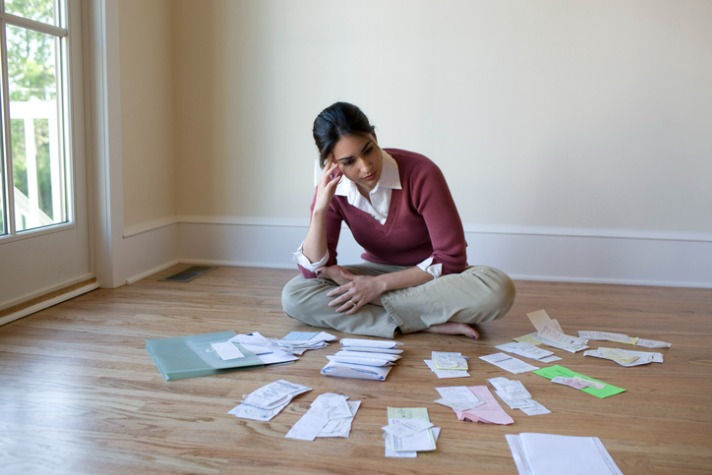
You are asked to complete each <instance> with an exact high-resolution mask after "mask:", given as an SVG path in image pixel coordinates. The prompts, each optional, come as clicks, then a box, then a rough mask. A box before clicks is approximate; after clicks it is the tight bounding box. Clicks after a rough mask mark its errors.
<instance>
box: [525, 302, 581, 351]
mask: <svg viewBox="0 0 712 475" xmlns="http://www.w3.org/2000/svg"><path fill="white" fill-rule="evenodd" d="M527 317H529V321H531V322H532V325H534V328H536V335H534V337H535V338H536V339H538V340H539V341H541V342H542V343H544V344H545V345H549V346H553V347H554V348H559V349H562V350H566V351H569V352H571V353H576V352H577V351H581V350H585V349H586V348H588V346H587V345H586V343H587V342H586V339H585V338H581V337H576V336H571V335H566V334H565V333H564V331H563V330H562V328H561V325H560V324H559V322H558V321H557V320H556V319H553V318H551V317H549V314H547V313H546V311H545V310H537V311H536V312H531V313H527Z"/></svg>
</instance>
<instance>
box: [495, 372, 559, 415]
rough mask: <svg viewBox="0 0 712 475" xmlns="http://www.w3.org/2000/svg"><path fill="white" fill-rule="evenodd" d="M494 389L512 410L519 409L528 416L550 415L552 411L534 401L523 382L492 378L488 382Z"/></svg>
mask: <svg viewBox="0 0 712 475" xmlns="http://www.w3.org/2000/svg"><path fill="white" fill-rule="evenodd" d="M488 381H489V382H490V384H491V385H492V386H493V387H494V389H495V393H496V394H497V396H499V397H500V399H502V401H504V403H505V404H507V405H508V406H509V407H510V409H519V410H520V411H522V412H524V413H525V414H526V415H528V416H536V415H541V414H550V413H551V411H550V410H548V409H547V408H546V407H544V406H543V405H541V404H540V403H538V402H536V401H535V400H534V399H532V395H531V394H530V393H529V391H527V388H525V387H524V384H522V382H521V381H515V380H511V379H507V378H491V379H489V380H488Z"/></svg>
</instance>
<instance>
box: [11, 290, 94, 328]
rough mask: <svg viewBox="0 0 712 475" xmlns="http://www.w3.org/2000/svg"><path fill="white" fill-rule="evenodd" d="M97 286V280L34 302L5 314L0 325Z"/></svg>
mask: <svg viewBox="0 0 712 475" xmlns="http://www.w3.org/2000/svg"><path fill="white" fill-rule="evenodd" d="M97 288H99V284H98V283H97V282H92V283H90V284H87V285H84V286H82V287H79V288H77V289H74V290H72V291H69V292H64V293H62V294H60V295H57V296H55V297H52V298H50V299H46V300H42V301H41V302H39V303H36V304H35V305H32V306H29V307H26V308H23V309H21V310H18V311H17V312H13V313H11V314H9V315H5V316H4V317H2V318H0V325H5V324H7V323H10V322H14V321H15V320H19V319H20V318H22V317H26V316H27V315H31V314H33V313H35V312H39V311H40V310H44V309H46V308H50V307H52V306H54V305H57V304H59V303H62V302H65V301H67V300H69V299H73V298H74V297H78V296H80V295H83V294H85V293H87V292H91V291H92V290H95V289H97Z"/></svg>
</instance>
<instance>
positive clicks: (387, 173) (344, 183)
mask: <svg viewBox="0 0 712 475" xmlns="http://www.w3.org/2000/svg"><path fill="white" fill-rule="evenodd" d="M381 151H382V153H383V169H382V170H381V178H380V179H379V180H378V183H376V186H375V188H374V189H373V191H372V192H371V193H373V192H375V191H377V190H379V189H383V188H387V189H392V190H400V189H401V188H402V187H401V182H400V174H399V173H398V163H397V162H396V159H395V158H393V157H391V154H389V153H388V152H386V151H385V150H383V149H381ZM336 194H337V195H339V196H349V195H351V196H356V195H357V194H359V192H358V188H357V187H356V184H355V183H354V182H353V181H351V180H349V179H348V178H346V177H345V176H344V177H343V178H342V179H341V181H340V182H339V184H338V185H337V186H336Z"/></svg>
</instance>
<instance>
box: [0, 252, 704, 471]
mask: <svg viewBox="0 0 712 475" xmlns="http://www.w3.org/2000/svg"><path fill="white" fill-rule="evenodd" d="M183 267H185V266H183ZM181 268H182V267H181V266H176V267H174V268H172V269H167V270H166V271H164V272H161V273H159V274H157V275H155V276H152V277H150V278H147V279H144V280H142V281H140V282H137V283H135V284H133V285H131V286H127V287H122V288H118V289H113V290H109V289H98V290H95V291H93V292H90V293H89V294H86V295H83V296H80V297H77V298H75V299H72V300H70V301H67V302H64V303H62V304H59V305H56V306H54V307H52V308H49V309H46V310H43V311H41V312H38V313H36V314H34V315H31V316H29V317H26V318H23V319H21V320H18V321H15V322H12V323H10V324H7V325H5V326H2V327H0V381H1V382H2V384H1V385H0V467H2V469H0V471H2V472H3V473H11V474H14V473H23V474H34V473H37V474H44V473H53V474H55V473H67V474H70V473H71V474H84V473H86V474H102V473H107V474H124V473H126V474H129V473H130V474H135V473H142V474H143V473H161V474H163V473H169V474H171V473H198V474H230V473H247V472H249V473H270V474H273V473H290V474H314V473H369V474H371V473H373V474H393V473H447V474H465V473H467V474H470V473H480V474H500V473H504V474H516V468H515V466H514V462H513V460H512V456H511V453H510V451H509V448H508V446H507V443H506V440H505V435H506V434H518V433H521V432H543V433H554V434H561V435H584V436H597V437H599V438H601V440H602V441H603V443H604V444H605V446H606V448H607V449H608V450H609V452H610V453H611V455H612V456H613V458H614V460H615V461H616V463H617V464H618V465H619V467H620V468H621V469H622V470H623V472H624V473H626V474H627V475H630V474H660V475H662V474H665V475H667V474H673V473H674V474H710V473H712V398H710V396H709V395H710V391H712V371H711V369H712V350H711V349H710V343H709V342H710V338H711V337H712V291H710V290H709V289H678V288H653V287H642V286H614V285H592V284H570V283H545V282H517V288H518V296H517V301H516V303H515V305H514V307H513V308H512V310H511V311H510V313H509V315H507V316H506V317H505V318H504V319H502V320H500V321H497V322H493V323H491V324H488V325H484V326H482V327H481V328H480V330H481V333H482V335H483V339H482V340H480V341H476V342H473V341H471V340H467V339H466V338H464V337H450V336H444V335H435V334H412V335H405V336H402V337H400V340H401V341H402V342H403V343H404V346H403V349H404V350H405V352H404V354H403V358H402V359H401V360H400V361H399V362H398V364H397V365H396V367H395V368H394V369H393V371H392V372H391V374H390V375H389V376H388V380H387V381H385V382H371V381H359V380H348V379H339V378H329V377H324V376H322V375H321V374H320V373H319V370H320V369H321V367H323V366H324V365H325V364H326V361H327V360H326V355H331V354H333V353H335V352H336V351H337V350H338V343H334V344H332V345H330V346H329V347H328V348H326V349H322V350H314V351H309V352H307V353H305V354H304V355H303V356H302V357H301V359H300V360H299V361H297V362H296V363H294V364H289V365H283V366H272V367H265V368H261V369H255V370H249V371H238V372H231V373H226V374H221V375H219V376H210V377H203V378H195V379H187V380H179V381H173V382H166V381H164V380H163V379H162V378H161V376H160V374H159V373H158V371H157V370H156V368H155V366H154V364H153V362H152V361H151V359H150V357H149V356H148V354H147V352H146V350H145V340H146V339H150V338H162V337H167V336H177V335H186V334H194V333H207V332H212V331H222V330H234V331H236V332H238V333H245V332H250V331H259V332H261V333H262V334H263V335H265V336H269V337H281V336H283V335H285V334H286V333H288V332H289V331H292V330H310V328H309V327H305V326H303V325H301V324H300V323H299V322H297V321H295V320H292V319H289V318H288V317H286V316H285V315H284V314H283V312H282V310H281V303H280V293H281V288H282V286H283V285H284V283H285V282H286V281H287V280H288V279H290V278H291V277H292V276H293V275H294V272H293V271H289V270H275V269H252V268H230V267H219V268H217V269H215V270H213V271H211V272H209V273H207V274H204V275H202V276H200V277H199V278H197V279H195V280H193V281H191V282H188V283H181V282H165V281H161V279H162V278H163V277H165V276H168V275H171V274H173V273H175V272H177V271H179V270H181ZM542 308H543V309H546V310H547V312H548V313H549V315H550V316H551V317H552V318H556V319H558V320H559V322H560V323H561V325H562V327H563V328H564V330H565V331H566V332H567V333H569V334H576V332H577V331H578V330H604V331H613V332H622V333H627V334H629V335H631V336H641V337H644V338H649V339H659V340H665V341H670V342H672V343H673V346H672V348H670V349H666V350H661V352H662V353H663V355H664V358H665V362H664V363H663V364H650V365H646V366H641V367H633V368H624V367H621V366H619V365H617V364H615V363H613V362H610V361H606V360H601V359H597V358H592V357H584V356H583V355H582V354H581V353H578V354H575V355H574V354H570V353H567V352H564V351H560V350H555V352H556V354H557V355H558V356H560V357H562V358H563V359H562V361H561V362H559V363H560V364H562V365H563V366H566V367H568V368H570V369H572V370H574V371H577V372H580V373H582V374H585V375H588V376H591V377H594V378H597V379H600V380H603V381H605V382H608V383H611V384H614V385H617V386H621V387H623V388H625V389H626V392H624V393H623V394H620V395H617V396H613V397H610V398H606V399H598V398H595V397H593V396H590V395H588V394H585V393H582V392H579V391H576V390H573V389H571V388H566V387H563V386H560V385H556V384H553V383H551V382H550V381H548V380H546V379H544V378H542V377H540V376H537V375H535V374H531V373H525V374H519V375H512V374H509V373H506V372H505V371H503V370H501V369H499V368H497V367H495V366H492V365H490V364H488V363H485V362H483V361H481V360H479V359H478V357H479V356H482V355H486V354H490V353H494V352H497V351H499V350H497V349H495V348H494V346H495V345H497V344H500V343H504V342H507V341H511V340H512V338H514V337H517V336H521V335H524V334H526V333H531V332H532V331H533V327H532V325H531V323H530V322H529V321H528V319H527V318H526V314H527V313H528V312H531V311H535V310H539V309H542ZM333 333H334V334H336V335H337V336H339V337H342V336H345V335H342V334H340V333H338V332H333ZM599 343H600V345H599ZM590 345H591V346H592V347H594V348H595V347H598V346H614V347H615V346H620V345H615V344H608V343H606V342H590ZM433 350H437V351H460V352H462V353H463V354H465V355H467V356H469V357H470V358H471V359H470V368H471V370H470V373H471V375H472V376H471V377H470V378H467V379H457V380H440V379H437V377H436V376H435V375H434V374H433V373H431V372H430V370H428V369H427V367H426V366H425V364H424V363H423V360H424V359H428V358H429V357H430V352H431V351H433ZM496 376H504V377H507V378H509V379H516V380H519V381H522V382H523V383H524V385H525V386H526V387H527V389H528V390H529V391H530V392H531V393H532V395H533V397H534V399H536V400H537V401H539V402H541V403H542V404H544V405H545V406H546V407H547V408H549V409H550V410H551V411H552V413H551V414H548V415H542V416H526V415H524V414H523V413H522V412H521V411H516V410H510V409H509V408H508V407H506V406H505V405H504V404H502V405H503V407H505V411H506V412H507V413H509V414H510V415H511V416H512V417H513V418H514V420H515V423H514V424H513V425H510V426H497V425H485V424H475V423H468V422H461V421H458V420H457V419H456V417H455V415H454V413H453V412H452V411H451V410H450V409H448V408H446V407H444V406H440V405H438V404H436V403H434V402H433V401H434V400H435V399H437V398H438V397H439V396H438V394H437V392H436V391H435V388H436V387H439V386H460V385H468V386H472V385H485V384H487V379H488V378H491V377H496ZM282 378H283V379H287V380H289V381H293V382H295V383H300V384H305V385H307V386H310V387H312V388H313V390H312V391H311V392H309V393H306V394H304V395H301V396H299V397H298V398H296V399H295V400H294V401H293V402H292V403H291V404H290V405H289V406H288V407H287V408H286V409H285V410H284V411H283V412H282V413H281V414H279V415H278V416H277V417H275V418H274V419H273V420H272V421H270V422H256V421H249V420H244V419H238V418H235V417H234V416H232V415H229V414H227V411H228V410H230V409H231V408H232V407H234V406H235V405H237V404H238V403H239V402H240V400H241V398H242V396H243V395H244V394H247V393H249V392H251V391H253V390H255V389H257V388H258V387H260V386H262V385H264V384H267V383H269V382H272V381H275V380H277V379H282ZM325 392H336V393H341V394H345V395H347V396H349V397H350V398H351V399H352V400H361V401H362V405H361V408H360V410H359V412H358V414H357V416H356V418H355V420H354V423H353V427H352V431H351V434H350V436H349V438H348V439H317V440H316V441H314V442H301V441H295V440H289V439H285V437H284V435H285V434H286V433H287V431H288V430H289V429H290V428H291V426H292V425H293V424H294V423H295V422H296V421H297V420H299V418H300V417H301V416H302V415H303V414H304V413H306V411H307V410H308V408H309V404H310V403H311V402H312V401H313V400H314V399H315V398H316V397H317V396H318V395H319V394H322V393H325ZM389 406H391V407H427V408H428V412H429V415H430V419H431V421H432V422H433V423H434V424H435V425H436V426H438V427H441V428H442V432H441V436H440V439H439V441H438V445H437V450H436V451H434V452H430V453H421V454H419V455H418V458H417V459H413V460H406V459H389V458H385V457H384V443H383V438H382V430H381V427H382V426H384V425H386V423H387V421H386V410H387V407H389Z"/></svg>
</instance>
